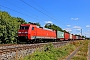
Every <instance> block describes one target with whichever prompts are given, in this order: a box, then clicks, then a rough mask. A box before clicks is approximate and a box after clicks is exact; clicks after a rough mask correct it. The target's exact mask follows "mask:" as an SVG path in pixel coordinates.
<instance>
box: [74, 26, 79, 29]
mask: <svg viewBox="0 0 90 60" xmlns="http://www.w3.org/2000/svg"><path fill="white" fill-rule="evenodd" d="M73 28H74V29H81V27H80V26H74V27H73Z"/></svg>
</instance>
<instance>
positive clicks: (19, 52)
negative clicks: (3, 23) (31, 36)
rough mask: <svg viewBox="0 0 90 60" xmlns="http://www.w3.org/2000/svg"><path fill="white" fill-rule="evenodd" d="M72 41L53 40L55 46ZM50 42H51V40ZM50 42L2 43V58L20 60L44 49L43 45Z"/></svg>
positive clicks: (0, 52) (3, 59) (0, 56)
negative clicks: (37, 50)
mask: <svg viewBox="0 0 90 60" xmlns="http://www.w3.org/2000/svg"><path fill="white" fill-rule="evenodd" d="M68 42H70V41H62V42H51V43H52V44H53V45H54V47H55V48H57V47H60V46H62V45H65V44H66V43H68ZM49 43H50V42H49ZM49 43H38V44H3V45H0V60H18V59H19V58H21V57H24V56H26V55H28V54H31V53H33V52H35V51H36V49H37V48H38V49H39V50H41V51H42V50H43V49H44V48H43V46H44V45H46V44H49Z"/></svg>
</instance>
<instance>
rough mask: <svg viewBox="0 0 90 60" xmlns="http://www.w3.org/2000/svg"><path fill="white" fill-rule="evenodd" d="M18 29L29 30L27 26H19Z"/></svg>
mask: <svg viewBox="0 0 90 60" xmlns="http://www.w3.org/2000/svg"><path fill="white" fill-rule="evenodd" d="M20 29H29V26H20Z"/></svg>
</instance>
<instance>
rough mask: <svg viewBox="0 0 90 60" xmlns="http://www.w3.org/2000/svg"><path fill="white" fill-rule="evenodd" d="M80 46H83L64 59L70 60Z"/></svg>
mask: <svg viewBox="0 0 90 60" xmlns="http://www.w3.org/2000/svg"><path fill="white" fill-rule="evenodd" d="M82 46H83V45H81V46H79V47H78V48H77V49H76V50H75V51H73V52H72V53H71V54H70V55H69V56H68V57H67V58H66V60H70V59H71V58H72V57H73V56H74V55H75V54H76V52H77V51H78V50H79V49H80V48H81V47H82Z"/></svg>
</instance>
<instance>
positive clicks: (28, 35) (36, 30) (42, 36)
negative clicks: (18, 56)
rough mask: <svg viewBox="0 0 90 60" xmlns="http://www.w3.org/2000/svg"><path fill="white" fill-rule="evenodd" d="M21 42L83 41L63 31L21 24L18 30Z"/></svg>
mask: <svg viewBox="0 0 90 60" xmlns="http://www.w3.org/2000/svg"><path fill="white" fill-rule="evenodd" d="M18 38H19V41H20V42H34V41H37V42H39V41H44V42H45V41H63V40H81V39H82V37H80V36H76V35H74V34H70V33H67V32H62V31H55V30H51V29H47V28H42V27H38V26H37V25H35V24H21V25H20V29H19V30H18Z"/></svg>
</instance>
